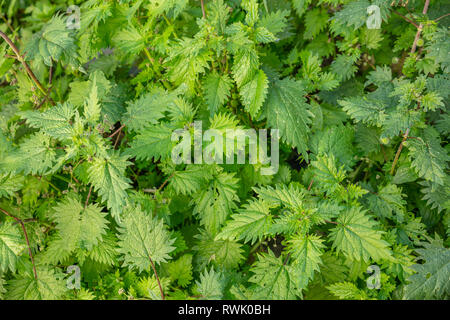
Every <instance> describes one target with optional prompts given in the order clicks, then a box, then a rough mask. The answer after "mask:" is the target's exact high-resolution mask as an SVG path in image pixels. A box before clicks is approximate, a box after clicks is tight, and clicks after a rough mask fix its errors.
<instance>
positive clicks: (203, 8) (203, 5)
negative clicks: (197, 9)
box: [200, 0, 206, 19]
mask: <svg viewBox="0 0 450 320" xmlns="http://www.w3.org/2000/svg"><path fill="white" fill-rule="evenodd" d="M200 3H201V5H202V14H203V19H206V12H205V4H204V3H203V0H200Z"/></svg>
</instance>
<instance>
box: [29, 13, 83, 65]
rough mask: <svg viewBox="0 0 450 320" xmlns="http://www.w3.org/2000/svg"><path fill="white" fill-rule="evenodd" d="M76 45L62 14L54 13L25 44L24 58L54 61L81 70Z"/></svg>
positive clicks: (50, 63)
mask: <svg viewBox="0 0 450 320" xmlns="http://www.w3.org/2000/svg"><path fill="white" fill-rule="evenodd" d="M77 50H78V47H77V45H76V39H75V36H74V32H73V30H71V29H69V28H67V26H66V21H65V19H64V16H63V15H55V16H54V17H53V18H52V19H51V20H50V21H49V22H48V23H47V24H46V25H44V27H43V28H42V30H41V31H40V32H38V33H36V34H34V35H33V37H32V38H31V40H30V41H29V42H27V45H26V46H25V50H24V51H25V52H26V53H27V54H26V58H27V59H31V60H34V59H36V60H40V61H43V62H44V63H45V64H46V65H47V66H52V65H53V62H52V60H55V61H60V60H61V61H62V62H63V63H68V64H70V65H71V66H72V68H74V69H80V70H83V69H82V67H81V66H80V62H79V61H78V53H77Z"/></svg>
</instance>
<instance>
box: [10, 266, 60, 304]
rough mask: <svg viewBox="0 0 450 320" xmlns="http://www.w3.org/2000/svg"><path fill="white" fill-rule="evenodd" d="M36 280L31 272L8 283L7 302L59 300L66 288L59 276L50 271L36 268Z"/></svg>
mask: <svg viewBox="0 0 450 320" xmlns="http://www.w3.org/2000/svg"><path fill="white" fill-rule="evenodd" d="M37 274H38V278H37V279H35V278H34V275H33V274H32V273H31V272H27V273H26V274H23V275H19V276H17V277H16V278H14V279H12V280H10V281H8V286H7V290H8V291H7V293H6V299H8V300H60V299H62V298H63V295H64V293H65V292H66V290H67V288H66V286H65V283H64V281H63V280H62V279H61V276H59V277H57V275H56V274H55V272H54V271H53V270H51V269H44V268H38V269H37Z"/></svg>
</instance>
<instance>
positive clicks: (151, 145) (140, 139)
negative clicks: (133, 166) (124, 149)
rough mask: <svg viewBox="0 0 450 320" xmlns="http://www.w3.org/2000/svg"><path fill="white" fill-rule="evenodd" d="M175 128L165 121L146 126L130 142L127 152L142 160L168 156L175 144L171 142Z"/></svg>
mask: <svg viewBox="0 0 450 320" xmlns="http://www.w3.org/2000/svg"><path fill="white" fill-rule="evenodd" d="M175 129H176V128H174V127H173V126H171V125H169V124H166V123H161V124H156V125H150V126H147V127H146V128H145V129H143V130H141V131H140V133H139V134H138V135H137V136H136V137H135V138H134V140H133V141H132V142H131V144H130V149H128V154H129V155H131V156H133V157H136V158H137V159H144V160H150V159H152V158H154V159H155V160H158V159H159V158H161V159H163V160H164V159H166V158H168V157H169V156H170V154H171V152H172V147H173V146H174V145H175V144H174V142H172V133H173V132H174V130H175Z"/></svg>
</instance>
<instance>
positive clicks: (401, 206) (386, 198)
mask: <svg viewBox="0 0 450 320" xmlns="http://www.w3.org/2000/svg"><path fill="white" fill-rule="evenodd" d="M403 196H404V195H403V194H402V189H400V188H399V187H397V186H396V185H395V184H388V185H386V186H384V187H383V188H381V189H380V190H378V192H377V193H376V194H371V195H369V196H368V199H367V200H368V203H369V208H370V209H371V210H372V211H373V212H374V213H375V214H376V215H377V216H379V217H386V218H392V215H393V214H398V215H403V214H404V213H405V212H406V209H405V205H406V201H405V200H403Z"/></svg>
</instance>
